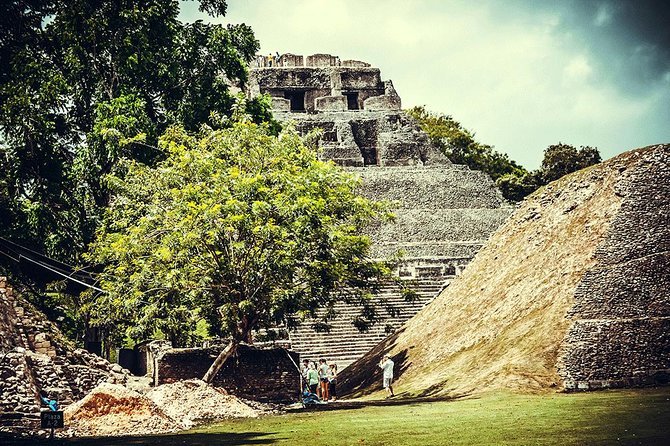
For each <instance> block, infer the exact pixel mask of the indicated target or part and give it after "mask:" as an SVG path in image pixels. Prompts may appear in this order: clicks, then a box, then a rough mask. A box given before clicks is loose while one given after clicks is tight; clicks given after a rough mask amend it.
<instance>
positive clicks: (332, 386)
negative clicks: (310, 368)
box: [328, 362, 337, 401]
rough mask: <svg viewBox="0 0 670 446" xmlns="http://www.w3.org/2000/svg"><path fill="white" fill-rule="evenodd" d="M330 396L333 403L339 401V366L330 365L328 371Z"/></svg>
mask: <svg viewBox="0 0 670 446" xmlns="http://www.w3.org/2000/svg"><path fill="white" fill-rule="evenodd" d="M328 395H329V396H330V397H331V398H332V400H333V401H335V400H337V364H335V363H334V362H333V363H331V364H330V368H329V369H328Z"/></svg>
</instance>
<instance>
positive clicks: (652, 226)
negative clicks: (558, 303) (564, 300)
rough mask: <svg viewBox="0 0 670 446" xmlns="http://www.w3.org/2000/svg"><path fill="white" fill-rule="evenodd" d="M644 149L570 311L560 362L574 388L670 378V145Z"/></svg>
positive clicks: (639, 383)
mask: <svg viewBox="0 0 670 446" xmlns="http://www.w3.org/2000/svg"><path fill="white" fill-rule="evenodd" d="M639 156H640V160H639V161H638V164H637V165H636V167H634V168H632V169H631V171H629V172H624V173H623V175H622V176H623V179H622V181H620V183H619V185H618V190H617V193H618V194H620V195H621V196H622V203H621V208H620V210H619V213H618V214H617V215H616V216H615V217H614V220H613V222H612V224H611V226H610V228H609V231H608V235H607V237H606V238H605V240H604V242H603V243H602V244H601V245H600V246H598V248H597V250H596V254H595V255H596V259H597V264H596V266H595V267H594V268H592V269H591V270H589V271H588V272H587V273H586V274H585V275H584V277H583V278H582V280H581V282H580V283H579V285H578V286H577V289H576V291H575V304H574V306H573V308H572V309H571V310H570V312H569V313H568V317H569V318H570V319H572V320H573V321H574V322H573V325H572V327H571V328H570V329H569V331H568V333H567V335H566V337H565V340H564V343H563V346H562V349H561V356H560V358H559V367H558V368H559V373H560V374H561V375H562V376H563V377H564V380H565V387H566V389H568V390H574V389H577V390H580V389H592V388H602V387H623V386H626V387H629V386H642V385H654V384H668V382H669V381H670V296H669V295H668V290H670V225H669V224H668V222H670V193H669V192H668V190H669V189H668V187H669V185H670V146H668V145H666V146H662V147H661V148H660V149H659V148H657V149H656V150H646V151H645V150H643V151H640V152H639Z"/></svg>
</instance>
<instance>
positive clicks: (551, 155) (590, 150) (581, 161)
mask: <svg viewBox="0 0 670 446" xmlns="http://www.w3.org/2000/svg"><path fill="white" fill-rule="evenodd" d="M600 161H601V158H600V152H599V151H598V149H597V148H594V147H589V146H581V147H580V148H579V149H578V148H576V147H574V146H571V145H569V144H563V143H560V142H559V143H558V144H554V145H551V146H549V147H547V148H546V149H544V157H543V158H542V165H541V166H540V172H539V174H540V175H541V177H542V182H543V184H547V183H550V182H552V181H554V180H557V179H559V178H561V177H562V176H564V175H567V174H569V173H572V172H575V171H577V170H580V169H583V168H585V167H588V166H592V165H594V164H598V163H599V162H600Z"/></svg>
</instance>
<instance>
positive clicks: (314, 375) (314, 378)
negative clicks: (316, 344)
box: [307, 362, 319, 393]
mask: <svg viewBox="0 0 670 446" xmlns="http://www.w3.org/2000/svg"><path fill="white" fill-rule="evenodd" d="M307 383H308V384H309V391H310V392H311V393H316V387H317V386H318V385H319V374H318V372H317V371H316V364H314V363H313V362H312V363H310V364H309V371H308V372H307Z"/></svg>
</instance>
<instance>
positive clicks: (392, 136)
mask: <svg viewBox="0 0 670 446" xmlns="http://www.w3.org/2000/svg"><path fill="white" fill-rule="evenodd" d="M247 93H248V95H249V96H250V97H253V96H256V95H258V94H262V93H264V94H269V95H270V96H271V98H272V104H273V109H274V110H273V111H274V114H275V117H276V118H277V119H278V120H280V121H283V122H292V123H293V125H294V126H295V128H296V130H297V131H298V132H300V133H301V134H306V133H308V132H310V131H312V130H314V129H321V131H322V133H321V135H320V138H319V141H318V144H319V147H320V149H321V156H322V158H323V159H328V160H332V161H334V162H335V163H337V164H339V165H342V166H345V167H347V168H348V169H350V171H351V172H353V173H355V174H357V175H359V176H360V177H361V179H362V186H361V193H362V194H363V195H365V196H367V197H369V198H371V199H375V200H389V201H392V202H393V203H394V205H393V206H394V207H395V209H394V213H395V215H396V219H395V221H394V222H390V223H384V224H382V225H379V226H376V227H371V228H369V230H368V232H369V234H370V236H371V238H372V241H373V248H372V255H373V256H374V257H376V258H382V259H383V258H391V257H394V256H395V255H396V254H397V253H398V252H399V251H400V252H402V253H403V261H402V264H401V265H399V267H398V270H397V274H398V275H399V277H400V278H402V279H404V280H410V281H414V284H413V286H412V288H414V289H415V291H417V292H418V293H419V295H420V296H421V297H420V299H419V300H418V301H417V302H413V303H408V302H404V301H403V300H402V298H401V293H400V290H399V289H394V288H393V287H392V286H387V287H384V289H383V290H382V291H381V292H380V294H379V295H377V296H376V297H375V300H377V301H388V302H391V303H393V304H394V306H395V307H397V308H398V309H399V311H400V313H399V314H397V315H396V314H388V313H386V314H384V312H383V311H382V316H384V317H383V320H382V321H381V322H380V323H378V324H377V325H376V326H374V327H373V328H371V329H370V330H369V331H368V332H367V333H360V332H358V331H357V329H356V328H355V327H353V325H352V324H351V322H350V321H351V319H352V318H353V317H354V316H355V315H357V314H358V312H359V309H358V308H354V307H349V306H346V305H344V304H340V305H339V306H338V307H337V308H336V310H337V311H338V312H339V314H340V316H339V318H338V320H336V321H334V322H332V325H333V328H332V330H331V331H330V332H329V333H317V332H315V331H314V330H313V329H312V328H311V327H312V326H314V321H310V320H307V321H305V322H304V324H303V325H302V326H301V327H300V328H299V329H298V330H296V331H294V332H292V333H290V334H289V336H290V339H291V344H292V348H293V349H295V350H296V351H297V352H299V353H300V354H301V356H303V357H308V358H309V359H318V358H320V357H326V358H327V359H329V360H335V362H336V363H337V364H338V365H339V366H340V368H342V367H343V366H346V365H347V364H349V363H350V362H352V361H353V360H355V359H357V358H359V357H361V356H362V355H363V354H364V353H365V352H366V351H367V350H369V349H371V348H372V347H374V346H375V345H376V344H377V343H378V342H379V341H380V340H381V339H383V338H384V337H385V336H386V335H387V334H389V333H390V332H393V331H394V330H397V329H398V328H399V327H400V326H401V325H402V324H403V323H404V322H405V321H406V320H408V319H409V318H410V317H412V316H413V315H414V314H416V312H417V311H419V310H420V309H421V308H422V307H423V306H424V305H426V304H427V303H428V302H430V301H431V300H432V298H433V297H435V296H436V295H437V294H438V292H439V291H440V290H441V289H442V288H444V287H445V286H447V285H448V284H449V280H450V279H451V278H453V277H454V276H455V275H456V274H458V273H460V271H462V270H463V268H465V266H466V265H467V264H468V262H470V260H472V258H473V257H474V256H475V254H476V253H477V251H478V250H479V249H480V248H481V246H482V244H483V243H484V242H485V241H486V239H487V238H488V237H489V236H490V235H491V234H492V233H493V232H494V231H495V230H496V228H497V227H498V226H499V225H500V224H501V223H502V222H503V221H504V220H505V219H506V218H507V217H508V216H509V214H510V213H511V211H512V209H511V207H510V206H509V205H508V204H507V203H506V202H505V200H504V199H503V198H502V196H501V194H500V192H499V191H498V190H497V189H496V187H495V185H494V184H493V182H492V181H491V179H490V178H489V177H488V176H487V175H486V174H483V173H481V172H476V171H471V170H470V169H468V168H467V167H466V166H457V165H453V164H452V163H451V162H450V161H449V160H448V159H447V158H446V157H445V156H444V155H443V154H442V153H441V152H440V151H438V150H437V149H436V148H435V147H433V146H432V145H431V144H430V141H429V138H428V135H427V134H426V133H425V132H423V131H422V130H421V128H420V127H419V125H418V124H417V123H416V121H415V120H414V119H413V118H412V117H411V116H409V115H408V114H407V113H405V112H403V111H402V109H401V100H400V96H399V95H398V93H397V92H396V90H395V88H394V86H393V83H392V82H391V81H383V80H382V77H381V73H380V71H379V69H377V68H373V67H371V66H370V65H369V64H367V63H365V62H360V61H352V60H340V58H339V57H337V56H332V55H329V54H315V55H312V56H307V57H306V58H304V57H303V56H300V55H295V54H284V55H281V56H278V57H273V56H271V55H270V56H259V57H258V58H257V59H256V61H255V63H254V64H253V65H252V67H251V70H250V74H249V83H248V90H247Z"/></svg>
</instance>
